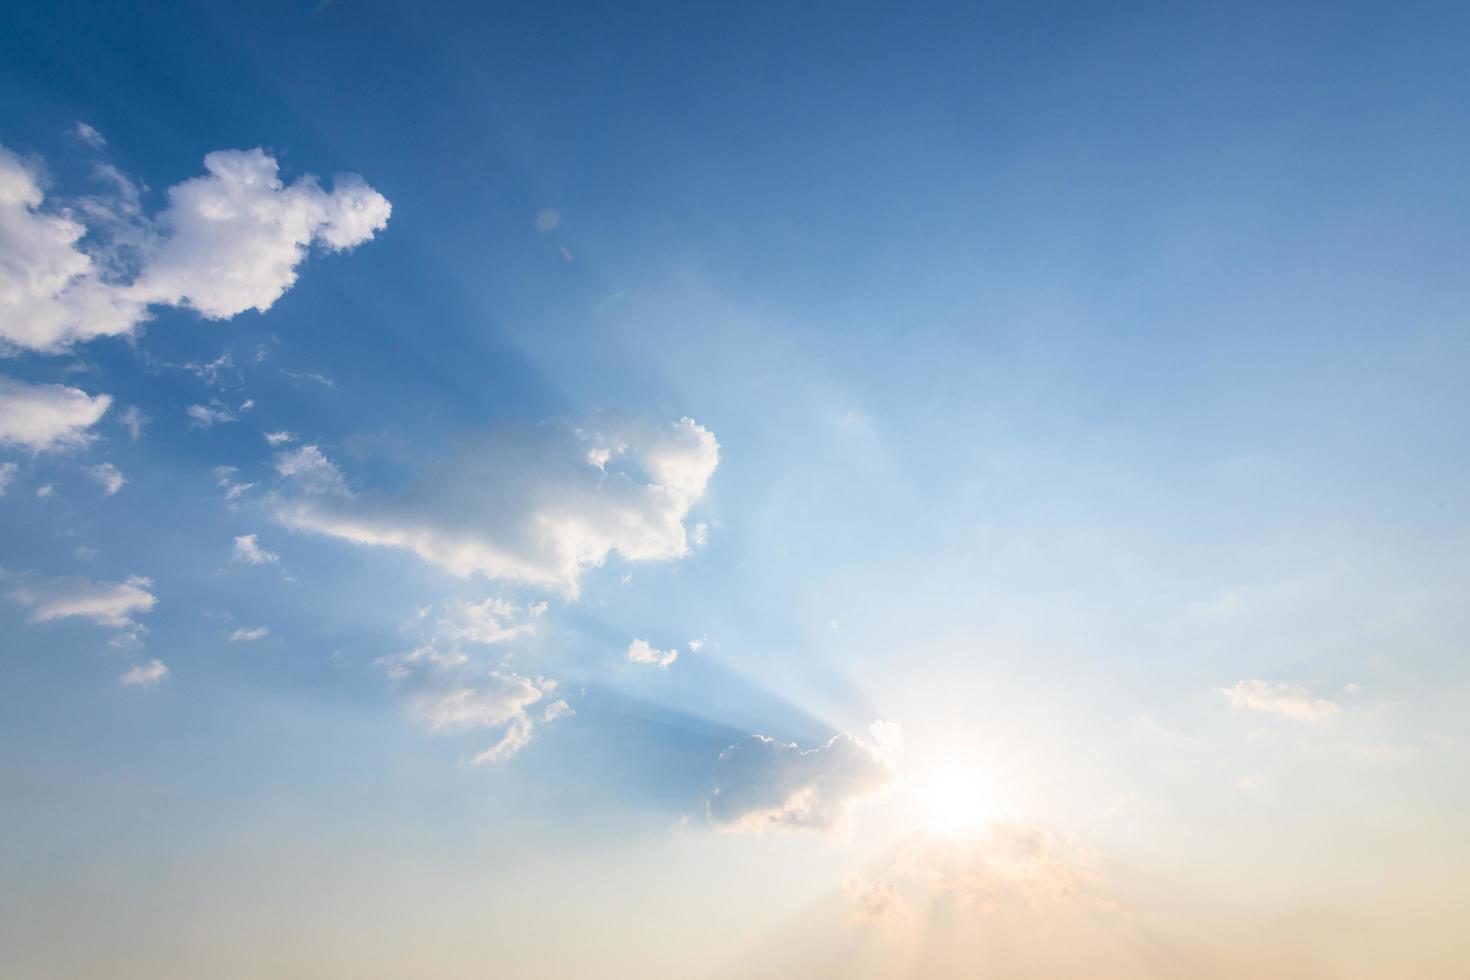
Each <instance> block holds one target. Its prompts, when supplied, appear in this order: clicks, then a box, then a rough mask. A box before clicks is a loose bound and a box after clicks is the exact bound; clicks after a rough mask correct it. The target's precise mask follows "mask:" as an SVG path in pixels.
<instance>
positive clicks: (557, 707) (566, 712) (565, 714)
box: [541, 698, 576, 722]
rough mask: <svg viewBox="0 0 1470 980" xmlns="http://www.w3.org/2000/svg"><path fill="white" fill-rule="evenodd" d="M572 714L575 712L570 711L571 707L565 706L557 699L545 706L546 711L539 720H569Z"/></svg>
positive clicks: (564, 703) (565, 704)
mask: <svg viewBox="0 0 1470 980" xmlns="http://www.w3.org/2000/svg"><path fill="white" fill-rule="evenodd" d="M574 714H576V712H575V711H573V710H572V706H571V705H569V704H567V703H566V702H565V701H563V700H562V699H561V698H557V699H556V700H555V701H553V702H551V703H550V704H548V705H547V706H546V710H545V711H544V712H543V713H542V715H541V720H542V721H548V722H549V721H556V720H557V719H558V718H570V717H571V716H572V715H574Z"/></svg>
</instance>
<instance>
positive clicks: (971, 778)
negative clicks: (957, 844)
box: [920, 766, 993, 833]
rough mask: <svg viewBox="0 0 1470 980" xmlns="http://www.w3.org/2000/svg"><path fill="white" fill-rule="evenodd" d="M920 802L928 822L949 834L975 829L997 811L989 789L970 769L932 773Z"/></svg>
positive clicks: (923, 787) (924, 782) (976, 772)
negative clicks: (993, 811)
mask: <svg viewBox="0 0 1470 980" xmlns="http://www.w3.org/2000/svg"><path fill="white" fill-rule="evenodd" d="M920 801H921V803H922V806H923V808H924V819H925V821H926V822H927V823H928V824H929V826H930V827H932V828H933V829H935V830H939V831H943V832H945V833H955V832H958V831H961V830H968V829H970V828H972V827H975V826H977V825H979V824H981V823H983V822H984V821H985V820H987V819H988V818H989V817H990V816H991V811H992V810H993V800H992V799H991V793H990V787H989V785H988V784H987V782H986V780H985V779H984V777H983V776H982V775H981V774H980V772H979V771H978V770H976V769H974V768H972V767H967V766H947V767H945V768H943V769H938V770H936V771H934V772H933V773H931V774H930V775H929V777H928V778H927V779H925V780H924V781H923V784H922V785H921V788H920Z"/></svg>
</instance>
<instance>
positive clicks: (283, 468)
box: [276, 446, 347, 496]
mask: <svg viewBox="0 0 1470 980" xmlns="http://www.w3.org/2000/svg"><path fill="white" fill-rule="evenodd" d="M276 472H277V473H279V474H280V475H281V476H284V477H286V478H288V479H290V480H291V481H293V482H294V483H295V484H296V486H297V487H298V488H299V489H301V490H303V491H305V492H306V493H310V494H334V495H339V496H346V495H347V481H346V480H344V479H342V474H341V473H340V472H339V471H338V470H337V467H335V466H333V465H332V461H331V460H329V459H327V457H326V456H325V455H323V454H322V451H321V450H320V449H318V448H317V447H315V446H301V447H299V448H297V449H293V450H291V451H290V452H285V453H281V454H280V455H278V456H277V457H276Z"/></svg>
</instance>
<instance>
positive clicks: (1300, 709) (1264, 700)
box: [1220, 680, 1342, 722]
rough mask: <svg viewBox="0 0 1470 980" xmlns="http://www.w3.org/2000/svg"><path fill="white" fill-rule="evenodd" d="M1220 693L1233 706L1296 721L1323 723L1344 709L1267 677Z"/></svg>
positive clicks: (1227, 688)
mask: <svg viewBox="0 0 1470 980" xmlns="http://www.w3.org/2000/svg"><path fill="white" fill-rule="evenodd" d="M1220 693H1221V694H1223V695H1224V696H1225V697H1226V698H1227V699H1228V700H1229V701H1230V706H1231V707H1233V708H1237V709H1241V708H1244V709H1246V710H1249V711H1264V712H1266V713H1268V714H1273V715H1280V716H1281V717H1283V718H1291V719H1293V720H1295V721H1308V722H1319V721H1322V720H1324V719H1326V718H1330V717H1331V716H1333V715H1335V714H1337V713H1338V712H1339V711H1341V710H1342V707H1341V706H1340V705H1339V704H1337V702H1335V701H1329V700H1327V699H1326V698H1319V697H1314V696H1312V695H1311V694H1309V693H1308V692H1307V691H1306V690H1304V689H1302V688H1300V687H1296V686H1294V685H1291V684H1279V683H1273V682H1271V681H1264V680H1245V681H1239V682H1237V683H1236V684H1235V686H1233V687H1226V688H1220Z"/></svg>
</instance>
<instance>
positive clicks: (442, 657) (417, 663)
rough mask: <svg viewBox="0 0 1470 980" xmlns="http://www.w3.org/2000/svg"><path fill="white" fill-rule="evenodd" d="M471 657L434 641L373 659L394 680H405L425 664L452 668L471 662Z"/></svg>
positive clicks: (440, 667) (447, 668) (443, 668)
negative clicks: (441, 646) (438, 644)
mask: <svg viewBox="0 0 1470 980" xmlns="http://www.w3.org/2000/svg"><path fill="white" fill-rule="evenodd" d="M469 660H470V658H469V657H467V656H465V655H464V654H463V653H462V652H460V651H459V650H457V649H449V650H440V649H439V648H438V647H437V646H436V645H434V644H433V643H425V644H423V645H422V646H418V647H415V648H414V649H413V650H412V651H411V652H409V653H395V654H391V655H389V656H386V657H379V658H378V659H377V660H375V661H373V662H374V663H375V664H377V665H378V666H380V667H382V668H383V669H385V670H387V671H388V676H389V677H392V678H393V679H394V680H403V679H404V678H407V677H412V676H413V675H414V674H415V672H416V670H418V669H419V668H421V667H422V666H423V665H424V664H428V665H430V666H433V667H437V668H438V669H440V670H452V669H454V668H455V667H462V666H464V665H465V664H467V663H469Z"/></svg>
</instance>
